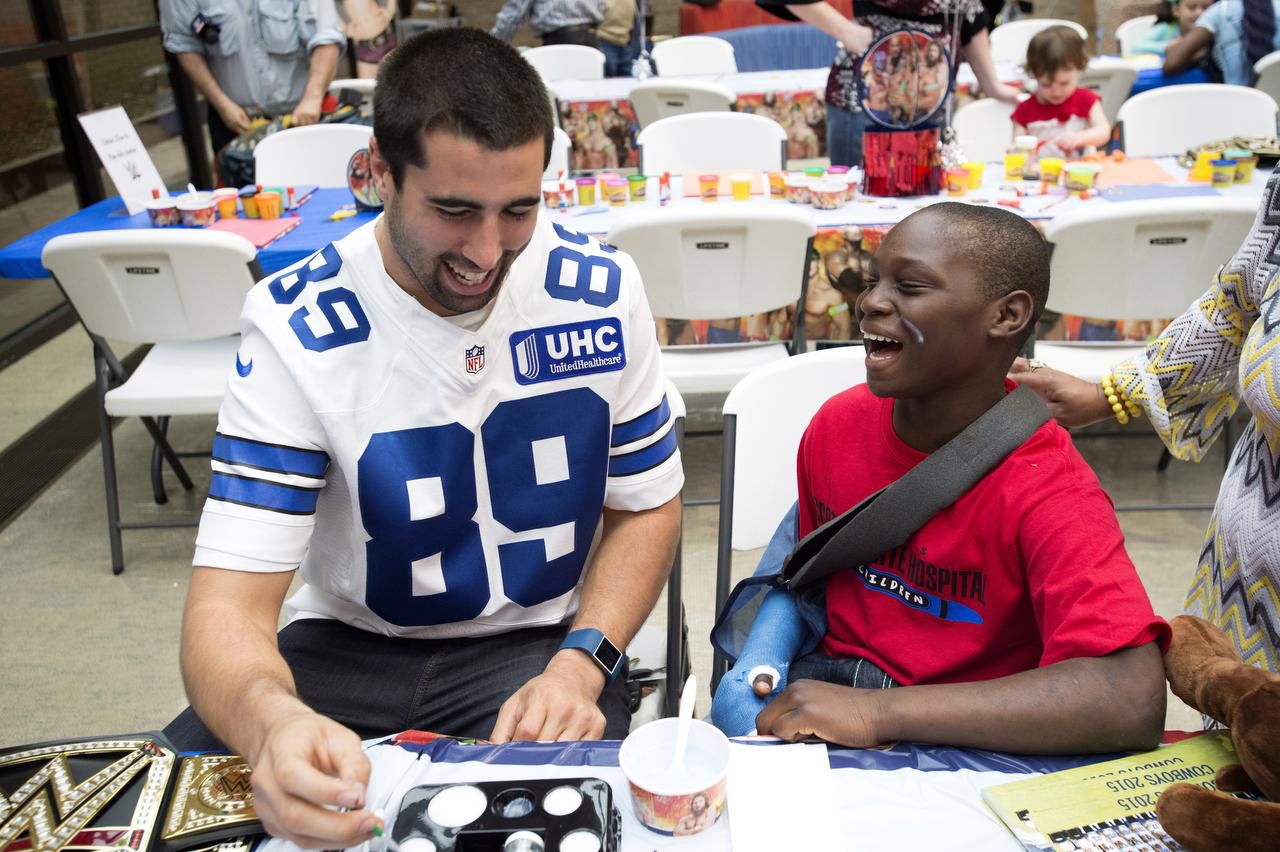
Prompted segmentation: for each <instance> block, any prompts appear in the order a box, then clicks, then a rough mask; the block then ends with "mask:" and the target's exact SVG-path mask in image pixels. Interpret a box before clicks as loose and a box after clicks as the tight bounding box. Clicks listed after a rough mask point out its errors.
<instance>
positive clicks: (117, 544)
mask: <svg viewBox="0 0 1280 852" xmlns="http://www.w3.org/2000/svg"><path fill="white" fill-rule="evenodd" d="M93 366H94V372H95V374H96V382H97V386H98V428H99V430H100V431H101V434H102V475H103V478H104V479H105V480H106V493H107V537H108V539H109V540H110V542H111V573H112V574H121V573H123V572H124V543H123V542H122V541H121V537H120V536H121V533H120V493H119V491H118V490H117V489H116V447H115V440H114V438H113V436H112V434H111V417H110V416H109V415H108V414H107V406H106V403H105V398H106V394H107V365H106V363H105V362H104V361H103V359H102V357H101V356H100V355H96V354H95V355H94V363H93Z"/></svg>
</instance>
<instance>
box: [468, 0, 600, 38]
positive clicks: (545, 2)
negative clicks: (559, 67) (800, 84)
mask: <svg viewBox="0 0 1280 852" xmlns="http://www.w3.org/2000/svg"><path fill="white" fill-rule="evenodd" d="M604 7H605V0H507V2H506V3H504V4H503V6H502V8H501V9H499V10H498V19H497V20H496V21H494V23H493V29H492V30H490V32H491V33H493V35H494V36H496V37H497V38H500V39H502V40H503V41H511V38H512V36H514V35H515V34H516V30H518V29H519V28H520V24H521V23H523V22H524V20H525V19H526V18H528V19H529V25H530V26H531V27H533V32H534V35H536V36H537V37H538V38H540V39H541V40H542V43H543V44H544V45H545V44H582V45H586V46H587V47H599V46H600V44H599V41H598V40H597V38H596V27H598V26H600V22H601V21H602V20H604Z"/></svg>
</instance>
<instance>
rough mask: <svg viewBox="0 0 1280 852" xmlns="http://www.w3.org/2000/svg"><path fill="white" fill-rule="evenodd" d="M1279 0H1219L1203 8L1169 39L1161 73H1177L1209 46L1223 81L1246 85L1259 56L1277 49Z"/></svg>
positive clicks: (1279, 41) (1279, 24)
mask: <svg viewBox="0 0 1280 852" xmlns="http://www.w3.org/2000/svg"><path fill="white" fill-rule="evenodd" d="M1278 22H1280V0H1218V2H1216V3H1214V4H1213V5H1212V6H1210V7H1209V8H1208V9H1206V10H1205V12H1204V14H1202V15H1201V16H1200V17H1199V18H1198V19H1197V20H1196V24H1195V26H1194V27H1192V28H1191V31H1190V32H1188V33H1187V34H1186V35H1185V36H1183V37H1182V38H1181V39H1179V40H1178V41H1176V42H1173V43H1171V44H1170V45H1169V46H1168V47H1167V48H1166V49H1165V54H1164V73H1165V74H1177V73H1178V72H1180V71H1183V70H1185V69H1187V68H1189V67H1191V65H1192V64H1193V63H1194V62H1195V58H1196V54H1198V53H1200V52H1201V51H1202V50H1204V49H1205V48H1211V52H1212V54H1213V61H1214V64H1216V65H1217V66H1218V68H1219V69H1221V70H1222V82H1224V83H1230V84H1232V85H1235V86H1247V85H1249V83H1250V82H1251V81H1252V77H1253V66H1254V64H1255V63H1257V61H1258V60H1259V59H1261V58H1262V57H1264V56H1266V55H1267V54H1268V53H1271V52H1272V51H1273V50H1280V23H1278Z"/></svg>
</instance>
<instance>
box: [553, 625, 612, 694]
mask: <svg viewBox="0 0 1280 852" xmlns="http://www.w3.org/2000/svg"><path fill="white" fill-rule="evenodd" d="M560 647H561V648H577V649H579V650H581V651H585V652H586V653H587V656H589V657H590V658H591V659H593V660H595V661H596V665H598V666H599V667H600V668H601V670H603V671H604V675H605V678H607V680H608V682H609V683H613V682H614V680H616V679H617V677H618V674H619V673H620V672H621V671H622V659H623V654H622V652H621V651H619V650H618V648H617V646H616V645H614V644H613V643H612V642H610V641H609V637H608V636H605V635H604V634H603V633H601V632H600V631H599V630H596V629H595V628H594V627H584V628H582V629H581V630H574V631H572V632H570V633H569V635H568V636H566V637H564V641H563V642H561V643H560Z"/></svg>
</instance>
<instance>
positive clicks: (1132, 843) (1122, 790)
mask: <svg viewBox="0 0 1280 852" xmlns="http://www.w3.org/2000/svg"><path fill="white" fill-rule="evenodd" d="M1237 762H1238V761H1237V759H1236V756H1235V749H1234V747H1233V746H1232V744H1231V735H1230V734H1229V733H1227V732H1226V731H1213V732H1209V733H1205V734H1202V735H1200V736H1198V737H1193V738H1191V739H1186V740H1183V741H1182V742H1180V743H1175V744H1174V745H1171V746H1167V747H1165V748H1162V749H1158V750H1156V751H1149V752H1144V753H1143V754H1134V755H1130V756H1128V757H1122V758H1119V759H1117V760H1109V761H1106V762H1105V763H1095V764H1092V765H1091V766H1081V767H1077V768H1075V769H1067V770H1064V771H1062V772H1054V773H1052V774H1049V775H1042V776H1040V777H1038V778H1030V779H1028V780H1026V781H1014V782H1012V783H1009V784H997V785H995V786H992V787H987V788H986V789H985V790H983V791H982V798H983V801H985V802H986V804H987V806H988V807H990V808H991V810H993V811H994V812H995V814H996V816H998V817H999V818H1000V820H1001V821H1002V822H1003V823H1004V824H1005V825H1006V826H1008V827H1009V830H1010V831H1012V832H1013V834H1014V836H1015V837H1016V838H1017V839H1018V841H1019V842H1020V843H1022V845H1023V847H1024V848H1025V849H1030V850H1044V852H1056V850H1074V849H1154V850H1162V849H1167V850H1177V849H1181V848H1182V847H1181V846H1179V845H1178V843H1177V842H1176V841H1175V840H1173V839H1172V838H1170V837H1169V836H1168V835H1167V834H1165V832H1164V829H1163V828H1161V826H1160V823H1159V822H1157V820H1156V799H1158V798H1159V797H1160V794H1161V793H1162V792H1163V791H1164V790H1165V788H1167V787H1168V786H1170V785H1171V784H1177V783H1179V782H1184V781H1185V782H1188V783H1191V784H1199V785H1200V786H1202V787H1206V788H1208V789H1210V790H1216V789H1218V787H1217V784H1215V783H1214V780H1213V779H1214V775H1216V774H1217V771H1218V769H1219V768H1221V767H1223V766H1226V765H1228V764H1231V763H1237ZM1234 795H1239V796H1241V797H1244V798H1256V797H1254V796H1250V795H1249V794H1234Z"/></svg>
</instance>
